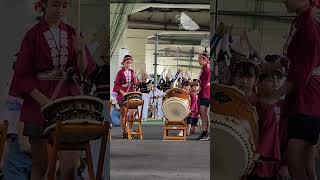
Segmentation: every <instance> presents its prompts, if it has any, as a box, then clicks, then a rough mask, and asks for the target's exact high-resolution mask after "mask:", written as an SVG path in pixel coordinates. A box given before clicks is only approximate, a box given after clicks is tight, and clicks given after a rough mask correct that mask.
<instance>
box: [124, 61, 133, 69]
mask: <svg viewBox="0 0 320 180" xmlns="http://www.w3.org/2000/svg"><path fill="white" fill-rule="evenodd" d="M132 63H133V60H132V59H127V60H125V61H124V62H123V67H124V68H125V69H130V68H131V66H132Z"/></svg>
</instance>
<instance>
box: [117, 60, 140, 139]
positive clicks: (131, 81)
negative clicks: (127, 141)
mask: <svg viewBox="0 0 320 180" xmlns="http://www.w3.org/2000/svg"><path fill="white" fill-rule="evenodd" d="M132 63H133V57H132V56H130V55H125V56H124V58H123V60H122V63H121V64H122V68H121V69H120V70H119V71H118V73H117V76H116V79H115V81H114V87H113V92H116V93H117V97H116V99H117V101H118V104H119V106H120V113H121V115H120V122H121V128H122V137H123V138H127V132H125V124H124V118H123V116H124V104H123V101H124V99H123V97H124V95H125V94H126V93H128V92H135V86H136V85H138V83H139V82H138V80H137V77H136V74H135V72H134V70H132V69H131V66H132ZM130 126H132V124H130Z"/></svg>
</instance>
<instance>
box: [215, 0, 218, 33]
mask: <svg viewBox="0 0 320 180" xmlns="http://www.w3.org/2000/svg"><path fill="white" fill-rule="evenodd" d="M215 11H216V12H215V16H214V18H215V19H214V29H217V26H218V14H219V13H218V0H216V8H215Z"/></svg>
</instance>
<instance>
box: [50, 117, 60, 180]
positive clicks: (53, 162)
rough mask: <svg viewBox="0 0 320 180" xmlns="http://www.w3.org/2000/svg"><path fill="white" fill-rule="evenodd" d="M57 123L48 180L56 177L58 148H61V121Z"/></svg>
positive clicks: (53, 179)
mask: <svg viewBox="0 0 320 180" xmlns="http://www.w3.org/2000/svg"><path fill="white" fill-rule="evenodd" d="M56 123H57V125H56V130H55V132H54V133H53V143H52V148H49V151H48V152H49V156H48V157H50V159H49V166H48V180H55V179H56V163H57V159H58V149H59V144H60V142H59V140H60V135H61V129H60V128H61V125H62V123H61V121H60V120H58V121H57V122H56Z"/></svg>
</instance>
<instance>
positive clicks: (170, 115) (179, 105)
mask: <svg viewBox="0 0 320 180" xmlns="http://www.w3.org/2000/svg"><path fill="white" fill-rule="evenodd" d="M188 109H189V108H188V105H187V104H186V103H184V102H183V101H181V100H180V101H179V100H177V101H175V100H171V101H170V99H169V101H166V102H164V103H163V105H162V111H163V114H164V116H165V117H166V118H167V119H168V121H183V120H184V119H185V118H186V117H187V116H188V115H189V110H188Z"/></svg>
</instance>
